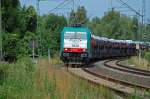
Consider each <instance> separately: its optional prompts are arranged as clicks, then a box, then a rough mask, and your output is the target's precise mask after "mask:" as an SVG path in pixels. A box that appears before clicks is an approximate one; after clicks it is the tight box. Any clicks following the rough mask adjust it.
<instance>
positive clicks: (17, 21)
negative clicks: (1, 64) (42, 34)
mask: <svg viewBox="0 0 150 99" xmlns="http://www.w3.org/2000/svg"><path fill="white" fill-rule="evenodd" d="M1 2H2V28H3V35H4V38H3V43H4V44H3V51H4V58H5V59H7V60H8V61H14V60H16V59H17V56H18V55H19V52H20V53H22V54H21V55H24V54H25V53H27V52H28V50H27V45H29V44H27V43H29V41H28V42H26V39H28V40H29V39H30V37H32V36H28V35H29V33H30V35H35V32H36V25H37V23H36V22H37V14H36V11H35V9H34V8H33V7H32V6H29V7H27V8H26V7H25V6H24V7H21V6H20V2H19V0H2V1H1ZM26 33H27V34H26ZM23 48H24V49H23ZM28 49H29V48H28ZM18 50H19V51H18Z"/></svg>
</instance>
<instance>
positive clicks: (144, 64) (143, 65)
mask: <svg viewBox="0 0 150 99" xmlns="http://www.w3.org/2000/svg"><path fill="white" fill-rule="evenodd" d="M121 63H122V64H125V65H127V66H128V65H129V66H133V67H136V68H139V69H144V70H150V61H148V60H146V59H144V58H141V59H140V62H139V57H137V56H134V57H131V58H130V59H129V60H125V61H122V62H121Z"/></svg>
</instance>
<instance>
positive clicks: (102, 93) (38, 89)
mask: <svg viewBox="0 0 150 99" xmlns="http://www.w3.org/2000/svg"><path fill="white" fill-rule="evenodd" d="M51 63H52V64H56V63H58V61H57V60H56V59H52V61H51ZM0 70H1V72H0V74H1V77H0V78H1V79H0V81H1V83H0V99H113V95H112V93H111V92H110V91H109V90H107V89H106V88H103V87H98V88H97V87H95V86H93V85H91V84H89V83H88V82H87V81H84V80H82V79H79V78H75V77H73V76H71V75H70V74H68V73H67V72H66V71H64V70H61V69H60V67H57V68H56V67H54V66H52V65H50V64H49V62H48V60H45V59H42V60H39V61H38V65H37V64H34V63H33V62H32V61H31V59H27V58H23V59H21V60H19V61H18V62H16V63H14V64H0Z"/></svg>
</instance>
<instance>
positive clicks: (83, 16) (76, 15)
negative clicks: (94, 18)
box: [69, 6, 88, 24]
mask: <svg viewBox="0 0 150 99" xmlns="http://www.w3.org/2000/svg"><path fill="white" fill-rule="evenodd" d="M69 20H70V24H76V23H81V24H85V23H86V22H87V21H88V18H87V12H86V9H85V8H84V7H83V6H79V7H78V9H77V11H76V12H74V11H73V10H72V11H71V13H70V18H69Z"/></svg>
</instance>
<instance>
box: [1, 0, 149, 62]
mask: <svg viewBox="0 0 150 99" xmlns="http://www.w3.org/2000/svg"><path fill="white" fill-rule="evenodd" d="M1 2H2V28H3V55H4V59H5V60H8V61H15V60H17V59H18V58H19V57H23V56H29V55H31V54H32V49H31V42H32V41H35V44H36V51H35V52H36V54H37V55H39V53H41V54H42V56H46V55H47V54H48V49H49V48H50V51H51V56H54V55H55V54H58V53H59V46H60V32H61V30H62V29H63V27H64V26H67V25H69V24H74V23H81V24H83V25H84V26H87V27H89V28H90V29H91V30H92V32H93V34H95V35H98V36H105V37H108V38H114V39H132V40H141V39H142V40H145V41H150V25H145V26H142V24H141V23H140V22H139V21H138V19H137V17H128V16H126V15H122V14H120V13H119V12H117V11H113V10H112V11H108V12H107V13H106V14H105V15H104V16H103V17H102V18H99V17H94V18H92V19H89V18H88V17H87V11H86V9H85V8H84V7H83V6H81V7H78V9H77V10H76V11H71V12H70V16H69V18H66V17H65V16H60V15H57V14H54V13H49V14H46V15H43V16H38V21H37V12H36V10H35V8H34V7H33V6H29V7H26V6H23V7H22V6H21V5H20V2H19V0H1ZM37 22H38V25H37ZM37 26H38V28H37ZM141 27H144V28H145V32H144V34H141ZM141 37H142V38H141Z"/></svg>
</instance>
